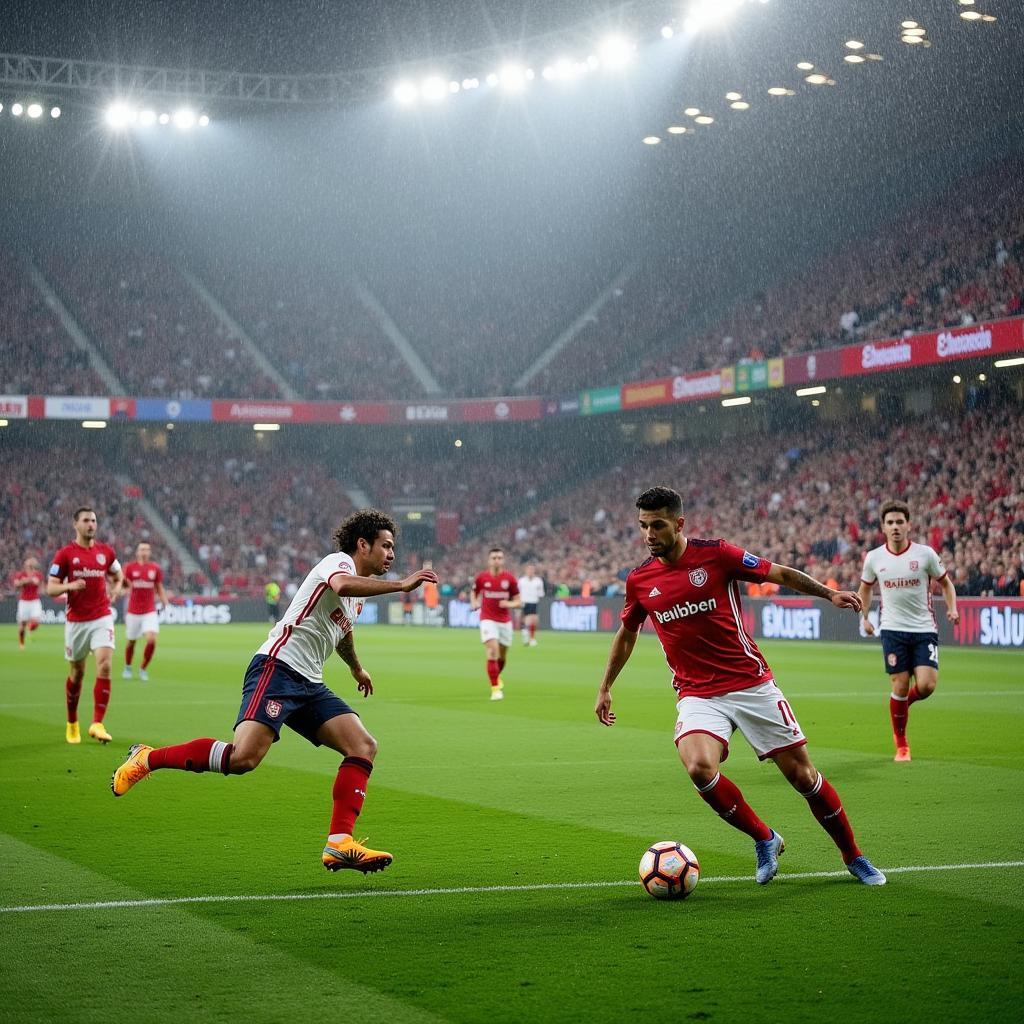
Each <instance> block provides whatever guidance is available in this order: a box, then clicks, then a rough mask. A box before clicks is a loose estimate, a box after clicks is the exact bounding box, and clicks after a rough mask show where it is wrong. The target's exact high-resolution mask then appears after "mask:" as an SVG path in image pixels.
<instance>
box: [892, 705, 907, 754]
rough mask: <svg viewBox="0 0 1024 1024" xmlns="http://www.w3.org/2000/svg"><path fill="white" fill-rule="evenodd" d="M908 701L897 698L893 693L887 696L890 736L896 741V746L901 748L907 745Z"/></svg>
mask: <svg viewBox="0 0 1024 1024" xmlns="http://www.w3.org/2000/svg"><path fill="white" fill-rule="evenodd" d="M909 708H910V700H909V698H907V697H897V696H896V694H895V693H893V694H890V696H889V717H890V718H891V719H892V734H893V736H894V738H895V739H896V744H897V746H900V747H903V746H906V743H907V718H908V714H909Z"/></svg>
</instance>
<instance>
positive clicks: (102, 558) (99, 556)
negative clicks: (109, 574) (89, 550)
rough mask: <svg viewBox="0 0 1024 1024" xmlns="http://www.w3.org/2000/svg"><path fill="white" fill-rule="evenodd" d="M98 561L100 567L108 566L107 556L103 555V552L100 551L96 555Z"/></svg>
mask: <svg viewBox="0 0 1024 1024" xmlns="http://www.w3.org/2000/svg"><path fill="white" fill-rule="evenodd" d="M96 561H97V562H99V563H100V565H106V564H107V556H106V555H105V554H103V552H102V551H100V552H99V553H98V554H97V555H96Z"/></svg>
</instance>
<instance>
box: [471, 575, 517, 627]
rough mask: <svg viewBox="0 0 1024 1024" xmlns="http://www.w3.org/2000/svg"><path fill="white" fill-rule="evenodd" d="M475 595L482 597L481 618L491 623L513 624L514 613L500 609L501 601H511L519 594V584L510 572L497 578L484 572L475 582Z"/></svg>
mask: <svg viewBox="0 0 1024 1024" xmlns="http://www.w3.org/2000/svg"><path fill="white" fill-rule="evenodd" d="M473 593H474V594H477V595H479V597H480V618H481V619H490V621H491V622H511V621H512V611H511V609H509V608H501V607H499V604H498V602H499V601H509V600H511V599H512V598H513V597H517V596H518V594H519V584H518V583H517V582H516V578H515V576H513V575H512V573H510V572H499V573H498V575H497V576H495V575H494V574H493V573H490V572H482V573H480V575H479V576H477V578H476V579H475V580H473Z"/></svg>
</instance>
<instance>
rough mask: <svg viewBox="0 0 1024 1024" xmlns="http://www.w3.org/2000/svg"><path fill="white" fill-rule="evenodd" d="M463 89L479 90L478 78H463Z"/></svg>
mask: <svg viewBox="0 0 1024 1024" xmlns="http://www.w3.org/2000/svg"><path fill="white" fill-rule="evenodd" d="M462 88H463V89H479V88H480V79H479V78H464V79H463V80H462Z"/></svg>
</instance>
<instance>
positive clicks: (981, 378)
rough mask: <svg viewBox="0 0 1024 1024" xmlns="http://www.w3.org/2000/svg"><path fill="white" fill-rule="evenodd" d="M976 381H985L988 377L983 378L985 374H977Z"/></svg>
mask: <svg viewBox="0 0 1024 1024" xmlns="http://www.w3.org/2000/svg"><path fill="white" fill-rule="evenodd" d="M978 380H982V381H985V380H988V377H987V376H985V374H983V373H979V374H978Z"/></svg>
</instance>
